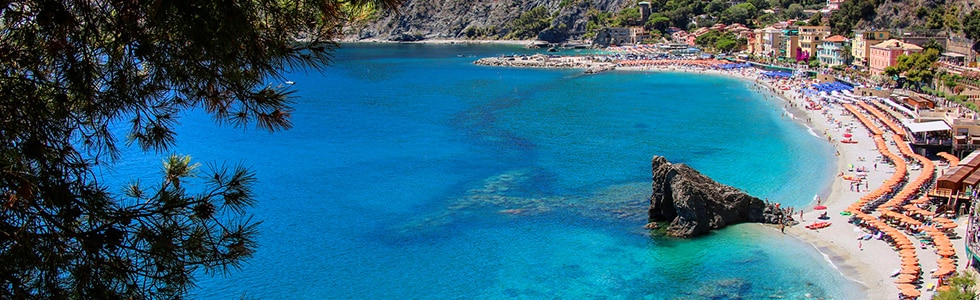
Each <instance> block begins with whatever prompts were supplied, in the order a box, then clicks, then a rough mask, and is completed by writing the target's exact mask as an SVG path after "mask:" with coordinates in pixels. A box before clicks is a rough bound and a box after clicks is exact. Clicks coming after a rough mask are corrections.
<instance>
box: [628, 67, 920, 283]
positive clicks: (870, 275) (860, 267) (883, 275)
mask: <svg viewBox="0 0 980 300" xmlns="http://www.w3.org/2000/svg"><path fill="white" fill-rule="evenodd" d="M616 70H621V71H639V72H665V73H671V72H673V73H700V74H703V75H709V76H726V77H729V78H733V79H737V80H741V81H744V82H746V83H748V84H751V85H754V86H756V87H761V89H758V90H756V89H753V92H758V93H763V94H766V95H772V96H773V97H776V98H773V99H770V100H769V101H774V100H776V99H779V100H782V101H784V102H783V103H784V104H786V105H784V106H783V110H784V112H785V113H786V114H787V115H788V116H789V117H790V118H792V119H793V121H794V122H797V123H798V124H800V125H801V126H804V127H806V128H807V130H808V131H809V132H810V133H811V134H812V135H817V138H821V139H823V140H825V142H828V143H832V144H831V145H832V146H833V148H834V149H835V150H836V151H838V152H839V153H840V154H839V155H836V156H835V157H834V158H833V160H834V162H833V167H832V168H834V171H835V172H834V174H837V173H839V172H847V167H848V166H847V164H848V161H857V160H858V157H862V156H863V157H870V158H873V157H875V155H874V154H875V152H872V151H871V150H868V149H866V148H867V147H868V146H872V145H874V144H873V142H872V141H871V139H870V138H869V137H867V135H866V134H864V132H863V131H866V129H863V128H860V129H858V130H856V133H855V139H856V140H859V143H858V144H856V146H857V147H861V149H855V147H844V145H843V144H840V143H837V142H836V141H834V142H831V141H829V140H828V139H826V138H824V137H825V136H820V132H827V133H829V134H834V133H838V132H839V131H840V128H835V126H833V125H832V124H831V123H830V122H828V121H822V120H828V116H825V115H824V114H823V113H822V112H824V111H828V112H829V115H830V116H829V120H837V119H844V118H847V116H846V115H843V114H842V113H840V112H834V110H837V109H839V108H838V107H834V108H825V109H824V110H817V111H814V110H806V109H804V108H803V107H804V103H802V102H804V101H803V99H801V98H800V97H801V95H800V94H799V93H798V92H797V91H796V90H795V89H793V88H790V89H788V90H782V89H781V88H780V84H779V83H778V81H773V82H769V81H768V80H764V79H758V78H759V77H758V73H759V71H758V70H757V69H753V71H750V72H740V71H730V70H729V71H722V70H713V69H707V70H698V69H690V68H686V67H679V66H667V67H653V68H651V67H617V68H616ZM789 85H796V86H798V85H799V82H795V81H794V82H793V83H792V84H789ZM808 120H809V121H808ZM848 121H850V120H848ZM838 135H839V134H838ZM862 137H863V138H862ZM834 138H839V136H835V137H834ZM851 146H855V145H851ZM885 169H886V168H880V169H878V170H877V171H876V172H875V173H876V174H877V175H878V176H869V183H870V184H871V187H870V188H871V189H872V190H873V189H874V188H876V187H877V185H880V184H881V183H882V182H884V179H885V178H886V177H887V175H886V170H885ZM832 176H833V175H832ZM844 188H845V187H844V186H843V183H842V182H841V181H840V180H838V177H836V176H835V177H833V179H832V182H830V183H829V185H828V186H826V187H824V188H822V189H821V191H820V193H819V196H820V197H821V199H823V201H821V204H822V205H825V206H827V207H828V208H827V210H826V211H827V212H829V213H828V216H830V217H831V220H829V221H831V222H832V223H834V224H833V225H832V226H830V227H828V228H824V229H820V230H817V231H811V230H808V229H805V228H803V226H801V225H803V223H805V222H807V221H811V222H812V221H813V220H814V219H816V217H817V213H815V210H814V209H813V208H812V206H813V205H816V203H814V202H811V203H809V204H808V205H807V206H806V208H805V209H803V214H804V218H803V219H799V218H797V219H798V221H800V224H799V225H798V226H792V227H787V228H786V234H787V235H788V236H790V237H792V238H795V239H797V240H798V241H800V242H803V243H806V244H808V245H810V246H811V247H813V248H814V249H815V250H816V251H817V252H819V253H820V254H821V255H823V257H824V259H825V260H827V262H828V263H830V265H831V266H832V267H833V268H834V269H836V270H837V271H838V272H839V273H840V274H841V276H843V277H844V278H846V279H847V280H850V281H852V282H855V283H857V284H858V285H860V286H863V287H864V291H863V292H864V293H865V295H866V297H867V299H893V298H895V297H894V296H895V295H897V294H898V293H899V291H898V288H897V287H896V286H895V285H894V284H892V283H891V281H892V278H891V277H890V274H887V273H888V271H889V270H891V269H892V268H891V267H888V266H886V265H889V266H890V265H894V266H895V268H897V267H898V266H899V264H900V261H899V257H898V255H897V253H895V252H894V251H892V250H891V249H890V248H889V247H888V245H887V244H885V243H884V242H881V241H867V242H866V244H868V245H861V246H862V247H861V248H860V249H858V247H857V239H856V237H857V236H858V233H857V232H854V231H853V228H857V227H856V226H854V225H852V224H849V223H848V222H847V218H845V217H843V216H839V215H836V212H840V211H843V210H844V209H845V208H846V207H847V206H848V205H849V204H850V203H849V202H846V201H847V200H846V199H850V198H854V199H856V198H857V197H858V195H859V193H856V192H850V193H849V194H852V195H847V194H846V193H845V192H846V191H847V190H843V189H844ZM849 196H850V197H849ZM760 225H761V227H760V230H779V228H778V227H777V226H775V225H765V224H760ZM861 234H863V232H861ZM852 236H853V237H852ZM846 241H851V242H850V243H852V244H854V245H847V246H845V245H843V244H845V243H847V242H846ZM923 269H926V268H925V267H923ZM926 277H928V275H926ZM925 281H926V282H930V281H932V280H931V278H927V279H926V280H925ZM925 295H926V293H923V296H925Z"/></svg>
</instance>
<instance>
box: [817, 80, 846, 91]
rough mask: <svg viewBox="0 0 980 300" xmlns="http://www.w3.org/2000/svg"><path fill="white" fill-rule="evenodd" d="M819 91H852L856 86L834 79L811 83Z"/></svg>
mask: <svg viewBox="0 0 980 300" xmlns="http://www.w3.org/2000/svg"><path fill="white" fill-rule="evenodd" d="M811 86H812V87H813V88H814V89H816V90H817V91H818V92H827V93H830V92H837V91H850V90H854V87H852V86H849V85H846V84H843V83H840V82H837V81H834V82H826V83H814V84H813V85H811Z"/></svg>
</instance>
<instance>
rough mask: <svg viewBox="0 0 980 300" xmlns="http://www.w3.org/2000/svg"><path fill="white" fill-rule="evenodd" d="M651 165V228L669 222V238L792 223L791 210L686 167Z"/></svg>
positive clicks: (655, 160) (658, 161)
mask: <svg viewBox="0 0 980 300" xmlns="http://www.w3.org/2000/svg"><path fill="white" fill-rule="evenodd" d="M652 166H653V195H651V196H650V219H649V221H650V222H651V223H650V224H649V225H650V226H657V225H656V224H657V223H661V222H668V223H669V225H667V226H668V227H667V228H666V232H667V234H668V235H671V236H678V237H692V236H697V235H702V234H706V233H708V232H709V231H710V230H712V229H719V228H722V227H725V226H728V225H732V224H737V223H744V222H764V223H772V224H778V223H779V222H780V220H781V219H782V218H787V219H786V221H791V219H789V212H788V211H784V210H780V209H776V207H775V205H774V204H770V203H765V202H764V201H762V200H760V199H759V198H756V197H752V196H750V195H748V194H746V193H744V192H742V191H740V190H738V189H736V188H733V187H730V186H726V185H723V184H720V183H718V182H715V181H714V180H712V179H711V178H708V177H707V176H704V175H702V174H701V173H699V172H698V171H696V170H694V169H692V168H691V167H689V166H687V165H684V164H671V163H670V162H668V161H667V159H666V158H664V157H661V156H655V157H654V158H653V163H652Z"/></svg>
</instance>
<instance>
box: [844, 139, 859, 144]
mask: <svg viewBox="0 0 980 300" xmlns="http://www.w3.org/2000/svg"><path fill="white" fill-rule="evenodd" d="M840 142H841V143H845V144H857V143H858V141H855V140H852V139H846V140H843V141H840Z"/></svg>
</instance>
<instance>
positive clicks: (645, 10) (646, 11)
mask: <svg viewBox="0 0 980 300" xmlns="http://www.w3.org/2000/svg"><path fill="white" fill-rule="evenodd" d="M638 5H639V6H640V22H641V23H643V24H646V23H647V20H649V19H650V2H646V1H643V2H640V3H639V4H638Z"/></svg>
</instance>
